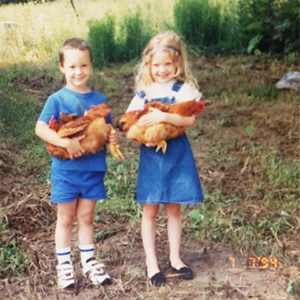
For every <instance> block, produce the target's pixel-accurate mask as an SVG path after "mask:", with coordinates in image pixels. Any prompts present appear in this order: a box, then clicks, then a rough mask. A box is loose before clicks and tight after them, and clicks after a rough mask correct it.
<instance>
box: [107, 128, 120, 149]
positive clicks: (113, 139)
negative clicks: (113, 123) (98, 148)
mask: <svg viewBox="0 0 300 300" xmlns="http://www.w3.org/2000/svg"><path fill="white" fill-rule="evenodd" d="M108 142H109V143H110V144H112V145H116V144H118V133H117V131H116V130H114V129H113V130H111V132H110V133H109V134H108Z"/></svg>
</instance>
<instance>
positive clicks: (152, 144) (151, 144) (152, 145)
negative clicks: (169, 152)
mask: <svg viewBox="0 0 300 300" xmlns="http://www.w3.org/2000/svg"><path fill="white" fill-rule="evenodd" d="M145 146H146V147H149V148H151V147H156V146H157V143H147V144H145Z"/></svg>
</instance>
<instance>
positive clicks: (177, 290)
mask: <svg viewBox="0 0 300 300" xmlns="http://www.w3.org/2000/svg"><path fill="white" fill-rule="evenodd" d="M261 72H264V70H261ZM103 75H105V76H114V74H110V73H109V72H106V73H104V74H103ZM120 76H121V75H120ZM118 79H119V80H121V81H123V82H124V83H125V84H124V86H125V88H123V89H122V90H121V91H120V90H118V91H114V90H113V89H112V90H111V93H110V94H109V95H106V96H107V97H108V99H109V100H110V99H117V100H112V102H111V106H112V115H113V117H114V120H117V119H118V118H119V117H120V116H121V115H122V113H123V112H124V111H125V109H126V107H127V105H128V103H129V101H130V99H131V97H132V89H133V75H132V74H130V75H129V76H123V77H122V76H121V77H120V78H118ZM269 80H270V82H272V83H274V79H272V78H271V79H269ZM33 83H34V86H33V85H31V83H30V82H27V83H26V87H27V92H31V93H34V91H35V89H37V90H38V91H39V94H40V96H41V98H43V99H44V100H45V99H46V95H45V94H43V89H44V91H45V90H46V88H47V85H44V84H43V83H42V82H41V80H38V79H36V78H35V79H34V82H33ZM207 84H209V83H207ZM203 85H204V86H205V84H204V83H203ZM37 86H38V88H37ZM281 93H294V92H292V91H282V92H281ZM294 95H295V97H297V95H296V93H294ZM205 102H206V110H205V114H204V115H203V116H201V117H199V119H198V122H197V125H196V126H195V128H193V130H190V131H188V136H189V138H190V141H191V145H192V149H193V153H194V156H195V160H196V163H197V167H198V169H199V175H200V178H201V182H202V185H203V187H204V189H205V190H207V191H208V192H213V191H214V190H216V189H220V190H221V191H222V193H223V194H225V195H231V194H237V195H239V196H241V197H247V196H248V195H249V191H251V190H252V189H253V184H254V183H255V181H256V180H257V178H256V175H255V172H253V170H251V168H247V167H245V161H246V159H247V157H245V151H244V149H245V147H247V146H248V145H249V143H250V142H251V143H253V142H255V143H258V144H262V145H266V146H268V147H270V149H273V150H274V151H276V152H277V153H280V154H281V155H282V156H284V157H289V158H292V159H295V160H297V159H299V138H298V135H299V108H298V104H297V102H295V101H292V102H288V103H287V102H285V101H284V99H283V100H278V101H276V102H271V103H270V104H268V105H266V106H261V105H258V104H253V105H251V106H242V107H234V106H230V105H228V104H227V103H226V102H222V101H217V100H216V99H213V98H209V97H208V96H206V100H205ZM217 122H222V124H223V126H222V127H218V126H217V125H216V123H217ZM251 122H254V124H255V128H256V129H255V131H254V132H253V134H252V135H251V141H250V139H249V135H248V134H247V131H246V130H245V128H246V127H247V126H248V125H249V124H250V123H251ZM220 128H221V130H220ZM230 137H235V142H234V143H232V144H229V145H227V146H226V151H225V150H224V155H229V154H228V153H230V157H232V158H233V159H232V160H230V161H228V160H225V161H224V162H222V161H220V162H218V163H216V162H213V161H212V159H210V158H211V157H213V155H214V154H213V151H214V149H215V147H217V148H218V149H222V145H224V142H225V141H228V140H229V139H230ZM120 140H121V147H122V148H124V147H129V146H130V145H131V144H130V143H128V142H127V141H125V137H124V135H123V134H122V133H120ZM222 143H223V144H222ZM224 147H225V146H224ZM22 157H23V154H22V152H21V151H19V152H18V151H17V152H16V151H15V149H9V148H7V147H6V146H5V144H2V145H0V180H1V186H0V197H1V204H0V207H1V210H0V217H1V218H3V219H4V220H5V222H6V223H7V227H8V228H9V231H7V232H6V234H5V236H4V237H3V239H4V240H6V241H9V240H11V239H12V237H16V238H17V240H18V241H19V243H21V244H22V247H23V248H24V249H25V250H27V252H28V255H29V258H28V264H27V270H26V273H27V276H24V277H21V278H20V277H16V278H14V277H13V278H0V299H44V300H52V299H60V300H68V299H78V300H81V299H115V300H119V299H120V300H126V299H132V300H133V299H134V300H139V299H186V300H192V299H207V300H213V299H237V300H242V299H264V300H288V299H300V298H299V296H297V295H294V296H292V295H290V294H289V292H288V291H289V283H290V281H291V279H293V278H296V277H297V276H299V274H300V245H299V236H298V237H297V236H293V237H286V243H285V245H286V247H287V248H286V249H285V253H286V254H287V255H288V257H289V259H291V257H292V262H291V261H289V262H288V263H287V262H284V261H282V262H279V263H278V268H274V267H273V268H267V269H263V268H262V267H256V268H251V265H249V256H248V254H246V253H233V251H232V250H230V249H229V248H228V246H227V245H225V244H222V243H213V242H211V241H208V240H197V239H195V238H194V239H192V238H190V237H189V236H188V235H187V234H184V235H183V241H182V257H183V259H184V261H185V262H186V263H187V264H188V265H190V266H191V267H192V269H193V270H194V272H195V278H194V280H192V281H183V280H179V279H178V278H177V277H176V276H173V274H172V272H171V270H170V268H169V266H168V244H167V236H166V230H165V228H158V229H157V252H158V257H159V261H160V263H161V268H162V270H163V271H164V272H165V273H166V274H167V276H168V278H167V284H166V286H164V287H161V288H155V287H152V286H150V285H149V282H147V279H146V277H145V264H144V252H143V248H142V242H141V236H140V223H137V222H130V223H129V222H128V219H127V218H124V217H122V216H120V218H118V219H114V218H113V217H111V216H107V215H101V212H100V222H96V223H95V232H96V233H97V232H100V231H101V232H103V233H104V235H103V239H102V240H101V242H98V243H97V244H96V256H97V257H98V258H99V260H101V261H103V262H104V263H105V264H106V266H107V271H108V272H109V273H110V274H111V276H112V278H113V283H112V284H111V285H109V286H100V287H93V286H91V285H90V284H89V283H88V282H87V280H86V279H84V278H83V276H82V275H81V273H80V267H79V251H78V247H77V242H76V225H75V226H74V233H73V238H74V243H73V251H72V259H73V261H74V265H75V269H76V278H77V282H76V285H75V288H74V289H73V290H63V291H61V290H58V288H57V285H56V281H55V273H56V270H55V266H56V257H55V252H54V229H55V211H56V208H55V206H54V205H53V204H51V202H50V200H49V195H50V188H51V186H50V185H46V184H45V185H37V184H33V182H35V181H36V180H35V179H36V177H37V176H40V174H39V173H38V172H37V170H28V169H27V170H26V171H24V169H21V168H20V167H19V162H20V160H22ZM40 172H42V171H40ZM261 192H262V193H263V191H261ZM296 201H299V199H298V200H296ZM186 213H187V211H185V212H184V215H185V214H186ZM160 218H165V216H164V213H163V212H162V213H161V214H160ZM184 222H185V221H184ZM184 224H185V223H184ZM298 233H299V229H298ZM240 243H243V241H242V240H241V241H240ZM229 257H234V258H235V266H234V267H233V266H232V264H231V261H230V260H229Z"/></svg>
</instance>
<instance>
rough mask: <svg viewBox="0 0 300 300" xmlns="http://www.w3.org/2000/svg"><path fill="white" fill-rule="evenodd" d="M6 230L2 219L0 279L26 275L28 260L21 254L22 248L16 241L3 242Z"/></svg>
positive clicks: (0, 223)
mask: <svg viewBox="0 0 300 300" xmlns="http://www.w3.org/2000/svg"><path fill="white" fill-rule="evenodd" d="M4 230H5V227H4V224H3V219H0V278H8V277H10V276H22V275H25V264H26V262H27V258H26V256H25V255H22V254H20V252H21V251H20V248H19V247H18V245H17V242H16V240H15V239H12V240H11V241H10V242H8V243H5V242H2V241H1V240H2V235H3V232H4Z"/></svg>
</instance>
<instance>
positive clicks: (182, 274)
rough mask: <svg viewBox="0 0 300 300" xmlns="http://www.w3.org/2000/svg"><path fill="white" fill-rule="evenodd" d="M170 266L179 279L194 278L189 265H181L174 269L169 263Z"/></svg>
mask: <svg viewBox="0 0 300 300" xmlns="http://www.w3.org/2000/svg"><path fill="white" fill-rule="evenodd" d="M170 266H171V270H172V271H173V272H175V273H177V274H178V275H179V276H178V277H179V278H180V279H185V280H191V279H193V278H194V273H193V271H192V270H191V269H190V268H189V267H182V268H180V269H176V268H174V267H172V265H171V263H170Z"/></svg>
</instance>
